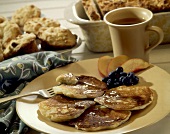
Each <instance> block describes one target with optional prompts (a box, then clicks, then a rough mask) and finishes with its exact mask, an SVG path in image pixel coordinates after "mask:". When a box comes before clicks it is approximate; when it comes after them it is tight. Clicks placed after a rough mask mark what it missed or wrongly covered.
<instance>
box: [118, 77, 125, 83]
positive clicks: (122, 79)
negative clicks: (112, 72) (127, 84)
mask: <svg viewBox="0 0 170 134" xmlns="http://www.w3.org/2000/svg"><path fill="white" fill-rule="evenodd" d="M124 79H125V76H120V78H119V82H120V83H122V84H123V81H124Z"/></svg>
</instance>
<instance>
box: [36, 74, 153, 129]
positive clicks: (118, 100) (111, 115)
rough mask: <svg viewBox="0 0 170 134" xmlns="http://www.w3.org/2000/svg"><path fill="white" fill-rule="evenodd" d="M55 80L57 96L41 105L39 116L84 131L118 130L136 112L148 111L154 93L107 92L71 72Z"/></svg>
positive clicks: (146, 90) (138, 88) (103, 85)
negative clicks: (146, 109)
mask: <svg viewBox="0 0 170 134" xmlns="http://www.w3.org/2000/svg"><path fill="white" fill-rule="evenodd" d="M56 81H57V84H58V85H57V86H54V87H53V90H54V92H55V93H56V95H55V96H54V97H52V98H49V99H47V100H44V101H42V102H40V103H39V111H40V113H41V114H42V115H43V116H44V117H45V118H47V119H49V120H51V121H53V122H64V123H65V124H67V125H71V126H74V127H75V128H77V129H80V130H84V131H98V130H105V129H113V128H116V127H118V126H120V125H121V124H123V123H125V122H126V121H128V120H129V119H130V117H131V115H132V114H131V113H132V111H133V110H141V109H145V108H146V107H147V106H148V105H150V104H151V103H152V101H153V91H152V90H151V89H150V88H149V87H147V86H139V85H135V86H119V87H117V88H112V89H108V88H107V86H106V83H104V82H102V81H100V80H99V79H97V78H95V77H93V76H85V75H80V76H75V75H73V74H72V73H68V74H61V75H60V76H58V77H57V79H56Z"/></svg>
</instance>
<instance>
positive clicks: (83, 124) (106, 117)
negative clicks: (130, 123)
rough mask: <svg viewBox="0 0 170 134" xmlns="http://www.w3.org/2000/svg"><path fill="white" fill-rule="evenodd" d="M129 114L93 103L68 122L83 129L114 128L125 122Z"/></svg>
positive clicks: (128, 112)
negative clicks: (93, 104)
mask: <svg viewBox="0 0 170 134" xmlns="http://www.w3.org/2000/svg"><path fill="white" fill-rule="evenodd" d="M130 116H131V112H130V111H115V110H113V109H110V108H107V107H104V106H101V105H95V106H92V107H90V108H88V109H87V110H86V111H85V112H84V113H83V114H82V115H81V116H79V117H78V118H76V119H74V120H71V121H70V122H69V124H70V125H74V126H75V128H77V129H81V130H84V131H98V130H104V129H113V128H116V127H118V126H120V125H121V124H123V123H124V122H126V121H127V120H128V119H129V118H130Z"/></svg>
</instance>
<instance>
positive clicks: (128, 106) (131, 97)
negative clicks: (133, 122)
mask: <svg viewBox="0 0 170 134" xmlns="http://www.w3.org/2000/svg"><path fill="white" fill-rule="evenodd" d="M94 101H96V102H98V103H99V104H101V105H104V106H106V107H108V108H111V109H114V110H139V109H144V108H146V107H147V106H148V105H149V104H151V103H152V101H153V92H152V90H151V89H150V88H149V87H147V86H119V87H117V88H112V89H110V90H107V91H106V92H105V94H104V95H103V96H101V97H97V98H95V99H94Z"/></svg>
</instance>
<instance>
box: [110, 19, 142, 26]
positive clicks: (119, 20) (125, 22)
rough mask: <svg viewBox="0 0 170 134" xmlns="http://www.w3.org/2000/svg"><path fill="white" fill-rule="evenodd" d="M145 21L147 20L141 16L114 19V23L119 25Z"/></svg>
mask: <svg viewBox="0 0 170 134" xmlns="http://www.w3.org/2000/svg"><path fill="white" fill-rule="evenodd" d="M143 21H145V20H144V19H141V18H123V19H118V20H114V21H113V22H112V23H113V24H118V25H133V24H137V23H141V22H143Z"/></svg>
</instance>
